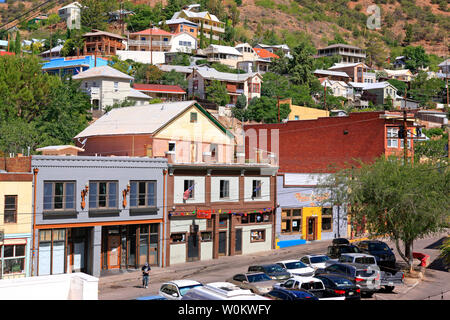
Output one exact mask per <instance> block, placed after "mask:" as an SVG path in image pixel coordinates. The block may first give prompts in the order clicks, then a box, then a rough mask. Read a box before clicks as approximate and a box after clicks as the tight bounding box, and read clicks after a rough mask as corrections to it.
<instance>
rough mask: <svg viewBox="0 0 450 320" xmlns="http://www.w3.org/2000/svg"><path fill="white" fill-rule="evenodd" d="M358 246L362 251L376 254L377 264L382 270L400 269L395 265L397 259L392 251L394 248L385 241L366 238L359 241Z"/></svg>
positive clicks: (394, 270) (395, 270) (393, 270)
mask: <svg viewBox="0 0 450 320" xmlns="http://www.w3.org/2000/svg"><path fill="white" fill-rule="evenodd" d="M357 247H358V249H359V250H360V252H363V253H367V254H371V255H372V256H375V259H376V260H377V264H378V266H379V267H380V269H381V270H383V271H387V272H393V273H395V272H397V271H398V270H397V269H396V265H395V262H396V260H395V254H394V252H393V251H392V250H393V249H392V248H389V246H388V245H387V244H386V243H384V242H383V241H379V240H364V241H361V242H359V243H357Z"/></svg>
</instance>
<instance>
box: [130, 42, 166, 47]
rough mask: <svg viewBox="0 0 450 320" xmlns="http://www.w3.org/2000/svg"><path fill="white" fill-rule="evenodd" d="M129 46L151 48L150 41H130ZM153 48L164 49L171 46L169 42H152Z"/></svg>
mask: <svg viewBox="0 0 450 320" xmlns="http://www.w3.org/2000/svg"><path fill="white" fill-rule="evenodd" d="M128 45H129V46H150V40H129V41H128ZM151 45H152V46H154V47H160V46H162V47H164V46H170V42H169V41H152V44H151Z"/></svg>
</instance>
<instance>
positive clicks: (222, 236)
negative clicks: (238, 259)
mask: <svg viewBox="0 0 450 320" xmlns="http://www.w3.org/2000/svg"><path fill="white" fill-rule="evenodd" d="M226 255H227V232H226V231H221V232H219V256H226Z"/></svg>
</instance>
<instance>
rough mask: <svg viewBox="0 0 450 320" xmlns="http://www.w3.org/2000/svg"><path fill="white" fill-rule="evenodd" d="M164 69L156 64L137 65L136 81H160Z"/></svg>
mask: <svg viewBox="0 0 450 320" xmlns="http://www.w3.org/2000/svg"><path fill="white" fill-rule="evenodd" d="M163 74H164V73H163V71H161V69H159V68H158V67H157V66H155V65H150V64H142V65H140V66H138V67H137V69H136V72H135V75H134V81H135V82H136V83H160V81H161V78H162V77H163Z"/></svg>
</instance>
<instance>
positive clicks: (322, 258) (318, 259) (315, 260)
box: [310, 256, 330, 263]
mask: <svg viewBox="0 0 450 320" xmlns="http://www.w3.org/2000/svg"><path fill="white" fill-rule="evenodd" d="M310 260H311V263H321V262H325V261H327V260H330V258H329V257H328V256H319V257H311V259H310Z"/></svg>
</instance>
